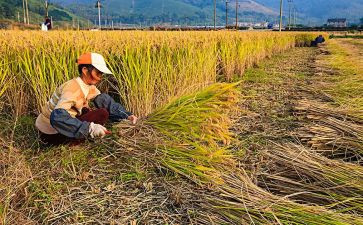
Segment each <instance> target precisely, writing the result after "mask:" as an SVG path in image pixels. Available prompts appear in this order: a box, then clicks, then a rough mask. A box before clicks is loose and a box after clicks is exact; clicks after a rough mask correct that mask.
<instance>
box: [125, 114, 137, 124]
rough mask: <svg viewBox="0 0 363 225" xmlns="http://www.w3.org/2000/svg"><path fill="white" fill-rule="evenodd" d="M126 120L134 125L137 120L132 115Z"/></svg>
mask: <svg viewBox="0 0 363 225" xmlns="http://www.w3.org/2000/svg"><path fill="white" fill-rule="evenodd" d="M127 119H128V120H130V121H131V123H132V124H136V122H137V120H138V118H137V117H136V116H134V115H131V116H129V117H127Z"/></svg>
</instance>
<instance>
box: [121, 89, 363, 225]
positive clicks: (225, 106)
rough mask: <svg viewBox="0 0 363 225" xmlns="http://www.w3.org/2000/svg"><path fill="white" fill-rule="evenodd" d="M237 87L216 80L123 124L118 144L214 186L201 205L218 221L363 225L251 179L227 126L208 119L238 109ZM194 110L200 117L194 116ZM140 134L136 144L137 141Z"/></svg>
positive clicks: (199, 219) (359, 219) (204, 194)
mask: <svg viewBox="0 0 363 225" xmlns="http://www.w3.org/2000/svg"><path fill="white" fill-rule="evenodd" d="M233 86H234V85H231V84H216V85H213V86H211V87H209V88H207V89H205V90H203V91H200V92H198V93H197V94H195V95H189V96H186V97H182V98H180V99H177V100H175V101H174V102H172V103H170V104H169V105H167V106H165V107H162V108H161V109H160V110H157V111H155V112H154V113H153V114H151V115H150V116H149V117H148V118H146V120H145V121H144V122H143V123H142V125H140V126H138V127H135V128H132V127H128V126H125V125H121V124H120V125H118V126H117V127H116V129H118V130H119V133H120V136H121V137H122V138H120V139H119V140H117V141H116V143H118V144H117V145H118V146H119V147H120V148H125V146H131V147H132V148H133V149H135V150H134V151H135V152H136V151H144V152H145V150H148V151H149V153H148V156H146V157H147V158H149V160H150V161H151V162H152V163H154V164H159V165H161V166H162V167H165V168H167V169H169V170H171V171H173V172H175V173H177V174H180V175H182V176H184V177H186V178H188V179H190V180H192V181H193V182H195V183H197V184H199V185H201V186H202V187H204V188H211V189H210V194H209V193H203V194H201V195H200V197H201V198H202V199H205V200H206V201H204V203H202V207H203V208H204V209H205V212H210V211H212V212H215V213H216V214H217V215H219V216H218V217H217V218H215V222H217V221H218V222H217V223H228V224H246V223H251V222H252V223H257V224H267V223H276V224H350V223H354V224H363V221H362V219H361V218H359V217H356V216H354V215H349V214H339V213H336V212H334V211H329V210H327V209H325V208H323V207H317V206H307V205H303V204H297V203H294V202H292V201H290V200H288V199H287V197H285V198H281V197H278V196H276V195H273V194H271V193H268V192H266V191H265V190H263V189H262V188H260V187H258V186H256V185H255V184H254V183H253V182H252V181H251V180H250V179H249V178H248V175H247V174H246V173H245V172H244V170H243V169H241V168H239V167H238V166H237V163H236V162H235V160H234V159H233V157H232V155H231V154H230V153H229V151H228V150H227V149H226V148H225V147H223V145H222V143H223V142H225V143H226V137H229V138H228V139H227V140H229V139H230V138H231V137H230V135H229V131H228V126H217V127H211V126H210V125H212V124H214V123H213V122H211V121H210V120H209V118H210V116H213V118H224V116H227V114H226V112H230V111H231V110H233V107H234V106H233V105H234V102H235V97H233V96H234V95H235V91H234V90H233ZM226 98H227V99H229V101H226ZM228 102H229V103H228ZM167 112H168V113H167ZM193 112H198V115H200V116H199V117H198V116H190V114H191V113H193ZM205 124H209V126H207V127H206V126H205ZM204 129H207V131H208V130H209V131H213V132H212V133H211V132H206V133H210V134H211V136H208V135H206V136H201V135H199V134H200V133H197V132H196V131H201V130H204ZM193 131H194V132H193ZM203 132H205V130H204V131H203ZM130 136H132V137H133V138H129V137H130ZM135 138H136V140H137V142H134V141H132V140H133V139H135ZM227 142H228V141H227ZM155 143H156V144H155ZM136 149H138V150H136ZM206 216H207V213H206ZM197 220H198V221H199V223H200V224H208V223H210V220H208V218H205V217H204V214H201V215H200V216H199V217H198V218H197Z"/></svg>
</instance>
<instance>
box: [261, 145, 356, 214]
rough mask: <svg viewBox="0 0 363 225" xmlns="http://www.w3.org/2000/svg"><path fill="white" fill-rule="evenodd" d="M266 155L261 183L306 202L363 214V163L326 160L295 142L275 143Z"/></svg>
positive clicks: (276, 191)
mask: <svg viewBox="0 0 363 225" xmlns="http://www.w3.org/2000/svg"><path fill="white" fill-rule="evenodd" d="M264 155H265V157H266V160H265V162H264V165H263V168H264V169H263V171H262V172H261V173H260V174H259V175H258V176H259V184H260V186H264V187H265V188H267V189H268V190H269V191H271V192H273V193H277V194H278V195H281V196H289V195H291V198H293V199H296V200H299V201H301V202H303V203H306V204H319V205H322V206H325V207H327V208H331V209H334V210H336V211H339V212H350V213H353V214H355V213H356V214H357V215H362V213H363V198H362V196H363V168H362V167H361V166H359V165H356V164H351V163H346V162H341V161H337V160H331V159H327V158H325V157H324V156H321V155H319V154H317V153H315V152H312V151H311V150H309V149H306V148H305V147H303V146H301V145H295V144H286V145H276V144H273V145H272V146H271V148H270V149H268V150H266V152H265V153H264Z"/></svg>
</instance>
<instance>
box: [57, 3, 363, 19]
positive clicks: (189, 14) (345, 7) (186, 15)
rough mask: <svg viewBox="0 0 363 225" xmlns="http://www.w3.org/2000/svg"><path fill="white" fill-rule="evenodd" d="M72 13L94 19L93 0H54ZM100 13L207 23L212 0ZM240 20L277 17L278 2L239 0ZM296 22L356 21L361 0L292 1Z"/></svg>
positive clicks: (108, 6)
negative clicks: (336, 18) (338, 18)
mask: <svg viewBox="0 0 363 225" xmlns="http://www.w3.org/2000/svg"><path fill="white" fill-rule="evenodd" d="M55 2H58V3H59V4H61V5H63V6H65V7H67V8H69V9H70V10H71V11H72V12H74V13H76V14H79V13H81V14H82V16H84V17H87V18H88V19H90V20H92V21H93V20H94V19H96V16H95V14H96V13H97V12H96V10H95V9H94V4H95V1H94V0H77V1H74V0H55ZM102 2H103V4H104V8H103V13H104V15H106V16H108V17H112V18H113V19H114V20H117V21H119V22H123V23H160V22H172V23H188V22H189V23H203V24H204V23H209V24H211V23H212V22H213V1H204V0H133V1H131V0H107V1H102ZM239 2H240V8H239V11H240V18H241V19H240V21H246V20H247V21H250V20H269V21H276V20H277V19H278V12H279V1H271V0H254V1H252V0H240V1H239ZM294 6H295V7H296V9H297V12H298V14H297V15H298V18H299V23H303V24H311V25H313V24H316V25H321V24H323V23H325V22H326V20H327V19H328V18H334V17H345V18H347V19H348V21H349V22H358V20H359V18H361V17H362V16H363V15H362V13H361V12H363V2H362V1H361V0H352V1H340V0H332V1H323V0H295V1H294ZM229 12H230V21H232V20H233V19H234V18H235V16H234V15H235V1H234V0H231V1H230V4H229ZM287 13H288V2H287V0H284V14H285V16H287ZM217 17H218V24H219V25H222V24H224V21H225V1H222V0H220V1H217Z"/></svg>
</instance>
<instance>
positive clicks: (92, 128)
mask: <svg viewBox="0 0 363 225" xmlns="http://www.w3.org/2000/svg"><path fill="white" fill-rule="evenodd" d="M89 134H90V136H91V137H92V138H96V137H99V138H103V137H104V136H106V134H110V132H109V131H108V130H107V129H106V127H104V126H102V125H100V124H96V123H93V122H92V123H90V125H89Z"/></svg>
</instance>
